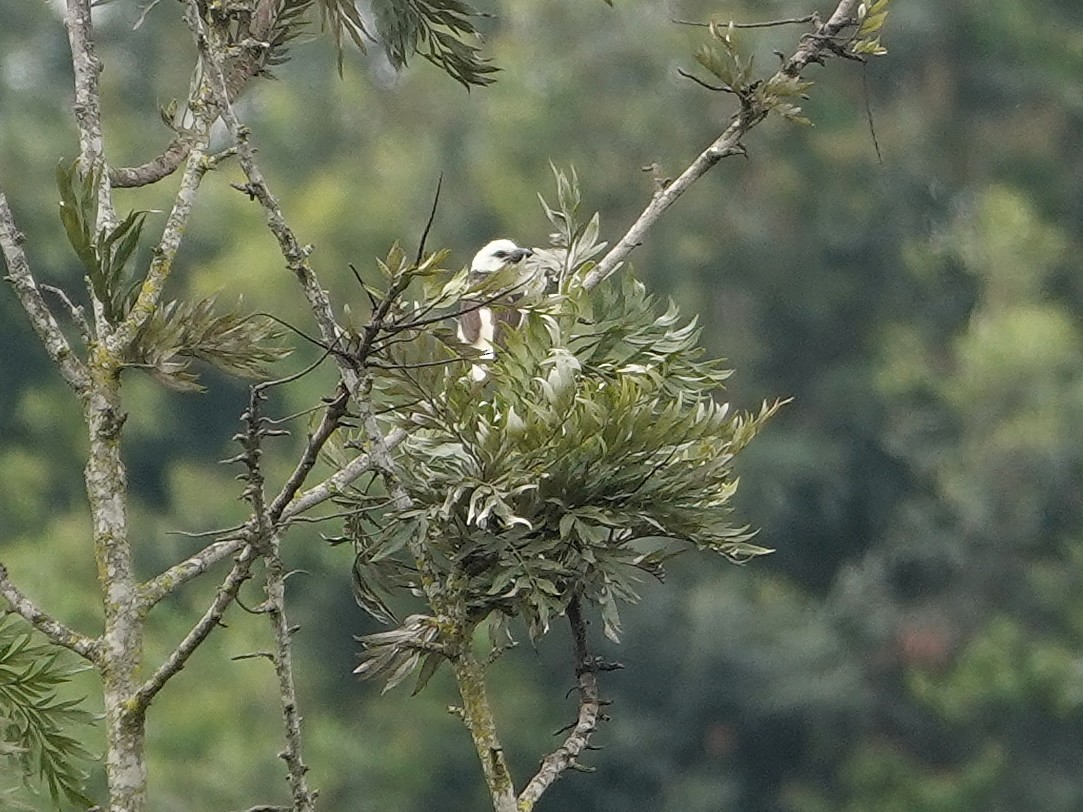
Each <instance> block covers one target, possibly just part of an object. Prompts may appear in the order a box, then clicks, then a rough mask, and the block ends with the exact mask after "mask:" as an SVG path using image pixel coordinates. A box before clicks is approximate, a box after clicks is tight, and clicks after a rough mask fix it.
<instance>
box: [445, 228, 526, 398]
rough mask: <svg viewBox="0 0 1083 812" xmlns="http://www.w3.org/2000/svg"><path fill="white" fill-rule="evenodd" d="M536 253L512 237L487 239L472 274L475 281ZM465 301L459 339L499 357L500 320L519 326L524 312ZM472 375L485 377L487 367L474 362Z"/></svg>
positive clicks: (473, 263) (477, 378) (487, 356)
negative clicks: (498, 324)
mask: <svg viewBox="0 0 1083 812" xmlns="http://www.w3.org/2000/svg"><path fill="white" fill-rule="evenodd" d="M533 255H534V252H533V251H532V250H530V249H529V248H520V247H519V246H518V245H516V244H515V243H514V242H512V241H511V240H508V239H499V240H493V241H492V242H489V243H486V245H485V246H484V247H483V248H482V249H481V250H480V251H478V252H477V253H476V254H475V255H474V259H473V260H472V261H471V263H470V277H471V279H472V281H475V282H477V281H480V280H481V279H483V278H484V277H486V276H490V275H492V274H495V273H499V272H500V271H502V270H504V269H505V268H507V267H509V266H512V265H518V264H519V263H521V262H522V261H523V260H524V259H525V258H526V257H530V256H533ZM514 299H515V294H514V293H509V295H508V297H507V301H508V302H511V301H514ZM464 304H465V307H464V308H463V310H462V311H461V312H460V313H459V324H458V336H459V341H461V342H462V343H463V344H466V345H467V346H470V347H473V348H474V349H476V350H478V351H479V352H480V353H481V357H482V358H485V359H487V360H490V361H491V360H492V359H493V358H495V357H496V353H495V351H494V345H495V342H496V339H497V331H498V327H497V322H498V321H503V322H506V323H509V324H512V325H514V326H519V324H520V323H521V321H522V313H521V312H520V311H518V310H514V309H503V310H500V311H499V312H494V311H493V309H492V308H491V307H489V306H488V305H482V306H480V307H479V306H478V303H477V302H472V301H470V300H464ZM470 377H471V378H473V379H474V380H475V381H483V380H485V377H486V372H485V367H484V366H483V365H481V364H473V365H472V366H471V367H470Z"/></svg>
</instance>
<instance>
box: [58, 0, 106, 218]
mask: <svg viewBox="0 0 1083 812" xmlns="http://www.w3.org/2000/svg"><path fill="white" fill-rule="evenodd" d="M90 5H91V4H90V0H67V15H66V16H65V18H64V23H65V25H66V27H67V29H68V43H69V45H70V46H71V62H72V68H74V70H75V106H74V110H75V121H76V124H77V125H78V127H79V160H80V162H81V163H82V168H83V172H90V171H93V170H94V169H98V168H100V167H104V165H105V145H104V142H103V139H102V110H101V92H100V89H99V86H98V77H99V75H100V74H101V71H102V63H101V60H100V59H98V56H97V54H96V53H95V51H94V24H93V22H92V21H91V18H90ZM116 221H117V215H116V211H115V210H114V209H113V197H112V194H111V193H110V187H109V176H108V173H107V172H102V184H101V187H100V188H99V190H98V223H97V228H98V230H101V229H102V228H111V227H112V226H114V225H116Z"/></svg>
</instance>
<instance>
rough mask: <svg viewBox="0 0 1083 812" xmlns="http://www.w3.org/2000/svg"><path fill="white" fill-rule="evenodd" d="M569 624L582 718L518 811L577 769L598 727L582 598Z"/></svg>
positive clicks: (522, 796)
mask: <svg viewBox="0 0 1083 812" xmlns="http://www.w3.org/2000/svg"><path fill="white" fill-rule="evenodd" d="M567 612H568V624H569V626H571V631H572V648H573V650H574V652H575V675H576V681H577V683H578V688H579V715H578V718H577V719H576V722H575V725H574V727H573V728H572V730H571V733H569V734H568V737H567V738H566V739H565V740H564V742H563V744H561V745H560V747H558V748H557V749H556V750H554V751H553V752H552V753H550V754H549V755H547V756H546V757H545V758H544V759H542V763H541V767H540V768H539V769H538V772H537V774H536V775H535V776H534V777H533V778H532V779H530V783H529V784H527V785H526V787H525V788H524V789H523V791H522V792H521V793H519V806H518V808H519V810H520V811H521V812H526V811H527V810H530V809H532V808H533V807H534V804H535V803H537V801H538V799H539V798H540V797H541V796H542V793H544V792H545V791H546V790H547V789H548V788H549V787H550V786H551V785H552V784H553V782H554V781H556V780H557V779H558V778H560V776H561V774H562V773H563V772H564V771H565V770H567V769H569V768H574V767H577V766H578V765H577V761H576V759H578V757H579V754H580V753H581V752H583V750H585V749H586V748H587V746H588V744H589V742H590V737H591V734H593V733H594V731H595V730H596V729H597V727H598V720H599V714H600V710H601V700H600V699H599V697H598V677H597V669H598V667H597V663H596V662H595V660H594V657H592V656H591V653H590V649H589V648H588V646H587V624H586V621H585V620H584V619H583V613H582V608H581V607H580V604H579V596H578V595H577V596H575V597H573V598H572V600H571V601H570V602H569V604H568V610H567Z"/></svg>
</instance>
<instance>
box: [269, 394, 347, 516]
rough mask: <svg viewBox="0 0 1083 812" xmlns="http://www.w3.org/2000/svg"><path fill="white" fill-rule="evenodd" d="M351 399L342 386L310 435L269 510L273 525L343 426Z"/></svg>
mask: <svg viewBox="0 0 1083 812" xmlns="http://www.w3.org/2000/svg"><path fill="white" fill-rule="evenodd" d="M349 397H350V393H349V392H348V391H347V390H346V388H345V387H344V386H341V385H340V387H339V390H338V391H337V392H336V393H335V397H334V399H333V400H332V401H331V402H330V403H328V404H327V408H326V409H324V412H323V418H322V419H321V420H320V425H319V426H317V428H316V431H314V432H313V433H312V434H310V435H309V438H308V443H307V444H306V445H305V450H304V452H303V453H302V454H301V459H299V460H298V461H297V466H296V467H295V468H294V469H293V473H291V474H290V476H289V478H288V479H287V480H286V482H285V484H284V485H283V486H282V489H281V490H280V491H279V492H278V495H277V496H275V498H274V499H273V500H272V501H271V504H270V506H269V507H268V508H267V516H268V518H269V520H270V521H271V523H272V524H277V523H278V520H279V519H280V518H281V517H282V511H283V510H285V509H286V505H288V504H289V503H290V501H291V500H292V499H293V497H294V496H295V495H296V494H297V491H298V490H300V488H301V486H302V485H303V484H304V482H305V478H306V477H307V476H308V475H309V473H310V472H311V471H312V468H313V467H314V466H315V465H316V461H317V460H318V459H319V456H320V450H321V449H322V448H323V447H324V445H325V444H326V443H327V441H328V440H329V439H331V435H332V434H334V433H335V430H336V429H337V428H338V427H339V425H340V424H341V422H342V418H343V417H345V416H346V404H347V402H348V401H349ZM358 476H360V474H358Z"/></svg>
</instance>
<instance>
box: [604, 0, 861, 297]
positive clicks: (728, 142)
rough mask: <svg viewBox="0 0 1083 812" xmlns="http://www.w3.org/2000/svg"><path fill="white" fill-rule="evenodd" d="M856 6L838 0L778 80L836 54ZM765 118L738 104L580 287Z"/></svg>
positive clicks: (611, 266)
mask: <svg viewBox="0 0 1083 812" xmlns="http://www.w3.org/2000/svg"><path fill="white" fill-rule="evenodd" d="M857 4H858V0H841V2H839V4H838V6H837V7H836V8H835V11H834V13H832V15H831V16H830V17H829V18H828V20H827V22H825V23H823V24H822V25H820V26H818V27H817V29H816V31H815V33H813V34H809V35H806V36H805V37H804V38H802V41H801V44H800V45H799V46H798V48H797V50H796V51H795V52H794V54H793V56H791V57H790V58H789V59H787V60H786V62H785V63H783V65H782V67H781V68H780V69H779V71H778V73H777V74H776V75H777V76H779V77H780V78H785V77H796V76H799V75H800V73H801V71H802V70H804V69H805V67H807V66H808V64H809V63H810V62H822V61H823V60H824V58H825V57H826V56H827V55H828V54H837V53H838V52H839V51H840V50H841V49H840V48H839V46H838V45H837V44H836V43H835V38H836V37H838V35H839V34H840V33H841V32H842V31H844V30H845V29H847V28H848V27H851V26H853V25H854V24H855V23H856V21H857V18H856V16H855V12H856V9H857ZM785 22H790V21H785ZM766 117H767V110H765V109H761V108H758V107H755V106H752V105H750V104H749V103H748V102H747V101H742V104H741V108H740V110H739V111H738V112H737V115H736V116H735V117H734V119H733V121H732V122H731V123H730V125H729V126H728V127H726V129H725V130H724V131H723V132H722V134H721V135H720V136H718V138H717V139H715V141H714V142H713V143H712V144H711V145H710V146H709V147H707V149H705V150H704V151H703V152H701V153H700V154H699V155H698V156H697V157H696V159H695V160H694V161H692V163H691V164H689V165H688V167H687V168H686V169H685V170H684V171H683V172H682V173H681V174H680V175H679V176H678V177H677V178H676V180H674V181H672V182H670V183H669V184H667V185H665V186H664V187H662V188H661V189H659V190H658V191H657V192H656V193H655V195H654V197H653V198H652V199H651V201H650V203H648V204H647V207H646V208H645V209H644V210H643V212H642V213H641V214H640V215H639V217H638V218H637V219H636V221H635V222H634V223H632V225H631V227H630V228H629V229H628V231H627V232H626V233H625V235H624V236H623V237H621V238H620V240H619V241H618V242H617V244H616V245H614V246H613V247H612V248H611V249H610V250H609V252H608V253H607V254H606V255H605V256H604V257H602V259H601V261H600V262H599V263H598V264H597V265H596V266H595V267H594V268H593V269H591V271H590V273H588V274H587V276H586V277H585V278H584V280H583V286H584V287H585V288H587V289H588V290H590V289H592V288H594V287H596V286H597V285H598V284H599V283H600V282H601V281H602V280H603V279H605V278H606V277H608V276H609V275H610V274H612V273H613V272H614V271H616V270H617V268H619V267H620V265H621V264H622V263H623V262H624V260H625V259H627V258H628V255H629V254H631V253H632V251H634V250H635V249H636V248H637V247H639V246H640V245H641V244H642V242H643V239H644V237H645V236H646V234H647V232H648V231H649V230H650V229H651V227H652V226H653V225H654V224H655V223H656V222H657V221H658V218H659V217H661V216H662V213H663V212H665V210H666V209H668V208H669V207H670V206H672V205H673V204H674V203H675V202H676V201H677V198H679V197H680V196H681V195H682V194H684V193H685V192H686V191H688V189H689V187H691V186H692V184H693V183H695V182H696V181H697V180H699V179H700V178H701V177H703V176H704V175H705V174H706V173H707V172H708V171H709V170H710V169H711V168H712V167H714V165H715V164H717V163H718V162H719V161H721V160H722V159H723V158H725V157H727V156H729V155H743V154H744V152H745V150H744V147H743V146H742V145H741V141H742V139H744V137H745V135H746V134H747V133H748V131H749V130H751V129H752V128H753V127H755V126H756V125H757V124H759V123H760V122H761V121H763V119H764V118H766Z"/></svg>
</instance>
